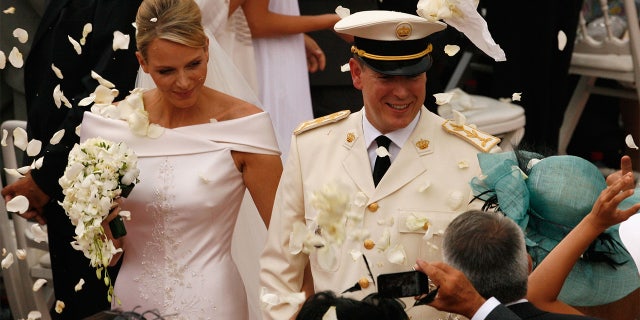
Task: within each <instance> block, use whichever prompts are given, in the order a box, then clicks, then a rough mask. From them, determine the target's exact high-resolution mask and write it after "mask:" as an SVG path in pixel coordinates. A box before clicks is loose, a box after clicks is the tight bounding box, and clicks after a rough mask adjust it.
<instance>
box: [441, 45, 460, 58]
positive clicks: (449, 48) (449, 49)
mask: <svg viewBox="0 0 640 320" xmlns="http://www.w3.org/2000/svg"><path fill="white" fill-rule="evenodd" d="M459 51H460V46H457V45H455V44H448V45H446V46H444V53H446V54H447V55H448V56H449V57H453V56H455V55H456V54H457V53H458V52H459Z"/></svg>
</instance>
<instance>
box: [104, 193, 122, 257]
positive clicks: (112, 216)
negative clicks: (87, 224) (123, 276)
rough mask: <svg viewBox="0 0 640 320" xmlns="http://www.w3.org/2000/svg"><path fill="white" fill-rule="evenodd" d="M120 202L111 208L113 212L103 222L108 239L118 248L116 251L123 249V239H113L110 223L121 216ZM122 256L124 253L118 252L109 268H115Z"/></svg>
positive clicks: (117, 201)
mask: <svg viewBox="0 0 640 320" xmlns="http://www.w3.org/2000/svg"><path fill="white" fill-rule="evenodd" d="M120 201H121V200H120V199H117V200H116V202H115V203H114V206H113V208H111V211H109V215H108V216H106V217H105V218H104V219H103V220H102V228H103V229H104V234H105V235H106V236H107V239H110V240H111V241H112V242H113V245H114V246H115V247H116V249H121V248H122V239H123V237H120V238H117V239H115V238H114V237H113V234H112V233H111V227H109V222H111V221H112V220H113V219H115V218H117V217H118V216H119V214H120V210H121V209H120ZM121 256H122V252H118V253H116V254H114V255H113V258H112V259H111V262H109V266H110V267H113V266H114V265H116V263H117V262H118V260H120V257H121Z"/></svg>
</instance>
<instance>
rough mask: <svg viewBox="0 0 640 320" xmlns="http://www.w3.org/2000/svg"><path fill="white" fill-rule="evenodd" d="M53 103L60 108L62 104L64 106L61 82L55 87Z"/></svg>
mask: <svg viewBox="0 0 640 320" xmlns="http://www.w3.org/2000/svg"><path fill="white" fill-rule="evenodd" d="M53 103H55V105H56V107H58V109H60V106H62V90H60V85H59V84H58V85H57V86H56V87H55V88H53Z"/></svg>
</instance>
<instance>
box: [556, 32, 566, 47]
mask: <svg viewBox="0 0 640 320" xmlns="http://www.w3.org/2000/svg"><path fill="white" fill-rule="evenodd" d="M566 45H567V35H566V34H565V33H564V31H562V30H560V31H558V50H560V51H564V47H565V46H566Z"/></svg>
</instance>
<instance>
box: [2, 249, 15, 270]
mask: <svg viewBox="0 0 640 320" xmlns="http://www.w3.org/2000/svg"><path fill="white" fill-rule="evenodd" d="M12 264H13V253H11V252H9V254H7V256H6V257H4V259H2V263H1V265H2V269H9V267H11V265H12Z"/></svg>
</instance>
